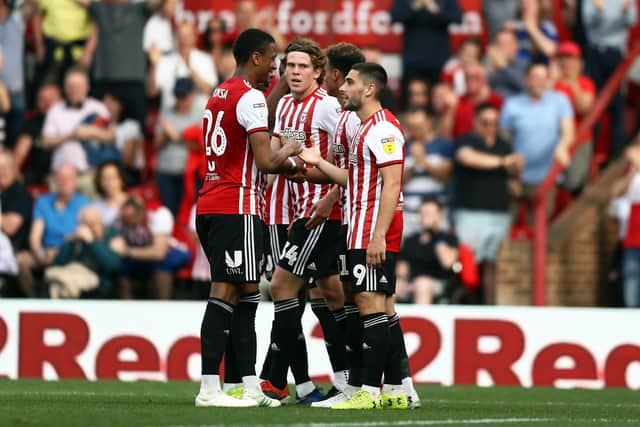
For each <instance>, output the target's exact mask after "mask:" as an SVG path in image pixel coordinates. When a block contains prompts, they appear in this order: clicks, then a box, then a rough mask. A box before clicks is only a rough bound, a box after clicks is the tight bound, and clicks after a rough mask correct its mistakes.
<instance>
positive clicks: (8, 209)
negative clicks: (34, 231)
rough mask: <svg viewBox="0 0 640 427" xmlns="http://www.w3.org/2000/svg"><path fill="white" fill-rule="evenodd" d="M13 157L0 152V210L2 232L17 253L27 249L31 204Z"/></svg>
mask: <svg viewBox="0 0 640 427" xmlns="http://www.w3.org/2000/svg"><path fill="white" fill-rule="evenodd" d="M17 176H18V170H17V168H16V163H15V160H14V158H13V155H12V154H11V153H10V152H8V151H0V209H2V218H1V220H2V227H1V228H2V232H3V233H4V234H5V235H6V236H7V237H8V238H9V240H10V241H11V245H12V246H13V249H14V251H15V252H16V253H17V252H19V251H23V250H26V249H28V248H29V227H30V226H31V211H32V207H31V205H32V202H31V195H29V191H28V190H27V188H26V187H25V186H24V185H23V184H22V183H21V182H20V181H18V179H17Z"/></svg>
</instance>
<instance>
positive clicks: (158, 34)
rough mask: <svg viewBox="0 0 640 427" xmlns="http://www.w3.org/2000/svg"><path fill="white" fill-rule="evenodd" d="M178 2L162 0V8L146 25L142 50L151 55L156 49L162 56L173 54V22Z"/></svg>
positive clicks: (175, 0)
mask: <svg viewBox="0 0 640 427" xmlns="http://www.w3.org/2000/svg"><path fill="white" fill-rule="evenodd" d="M177 5H178V2H177V0H162V2H161V5H160V8H159V9H158V10H157V11H156V12H155V13H154V14H153V15H151V18H149V20H148V21H147V23H146V24H145V25H144V33H143V36H142V49H143V50H144V51H145V52H146V53H149V51H150V50H151V49H156V50H157V51H158V52H159V53H160V54H162V55H168V54H169V53H171V52H173V29H172V28H171V20H172V19H174V18H175V16H176V7H177Z"/></svg>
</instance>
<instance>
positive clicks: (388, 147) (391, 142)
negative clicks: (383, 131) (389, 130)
mask: <svg viewBox="0 0 640 427" xmlns="http://www.w3.org/2000/svg"><path fill="white" fill-rule="evenodd" d="M380 142H381V143H382V148H383V149H384V152H385V153H387V154H393V153H395V152H396V139H395V138H394V137H393V136H388V137H386V138H382V140H381V141H380Z"/></svg>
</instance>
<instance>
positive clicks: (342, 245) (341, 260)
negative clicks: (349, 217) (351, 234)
mask: <svg viewBox="0 0 640 427" xmlns="http://www.w3.org/2000/svg"><path fill="white" fill-rule="evenodd" d="M347 232H348V228H347V226H346V225H344V224H343V225H342V226H341V227H340V241H339V242H338V247H337V252H336V262H337V263H338V265H337V270H338V273H339V274H340V280H341V281H343V282H349V281H350V280H351V275H350V274H349V264H348V263H347Z"/></svg>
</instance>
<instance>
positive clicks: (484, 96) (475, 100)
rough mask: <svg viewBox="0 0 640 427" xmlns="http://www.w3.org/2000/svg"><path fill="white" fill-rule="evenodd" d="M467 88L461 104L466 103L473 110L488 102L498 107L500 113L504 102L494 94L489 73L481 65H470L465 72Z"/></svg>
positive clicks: (499, 96)
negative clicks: (489, 80) (488, 77)
mask: <svg viewBox="0 0 640 427" xmlns="http://www.w3.org/2000/svg"><path fill="white" fill-rule="evenodd" d="M464 77H465V82H466V84H465V86H466V89H467V91H466V92H465V94H464V95H463V96H462V97H461V98H460V102H466V103H469V104H470V105H471V107H472V108H473V109H475V107H476V106H478V105H480V104H484V103H485V102H488V103H489V104H491V105H493V106H494V107H496V109H497V110H498V111H500V109H501V108H502V103H503V102H504V100H503V98H502V96H501V95H499V94H498V93H496V92H494V91H493V90H492V89H491V87H490V86H489V83H488V82H487V72H486V71H485V69H484V67H483V66H482V65H480V64H477V63H476V64H471V65H468V66H467V67H466V68H465V70H464Z"/></svg>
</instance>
